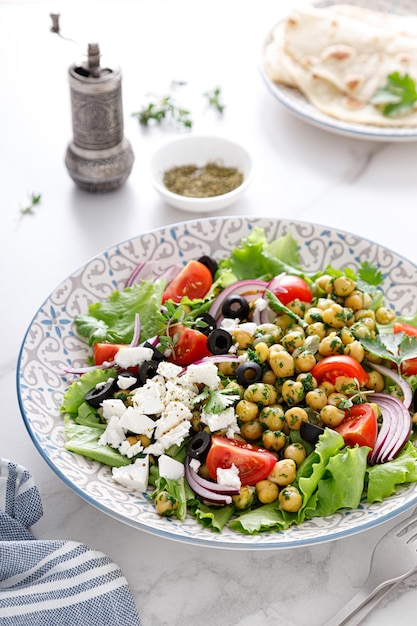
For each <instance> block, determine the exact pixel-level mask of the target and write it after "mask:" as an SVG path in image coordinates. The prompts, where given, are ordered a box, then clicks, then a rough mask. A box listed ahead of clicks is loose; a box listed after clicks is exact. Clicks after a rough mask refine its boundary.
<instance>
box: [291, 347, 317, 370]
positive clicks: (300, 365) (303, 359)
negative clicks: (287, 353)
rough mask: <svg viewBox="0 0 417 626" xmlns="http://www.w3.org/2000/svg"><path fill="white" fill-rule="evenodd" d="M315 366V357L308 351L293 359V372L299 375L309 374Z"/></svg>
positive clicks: (303, 351)
mask: <svg viewBox="0 0 417 626" xmlns="http://www.w3.org/2000/svg"><path fill="white" fill-rule="evenodd" d="M315 364H316V357H315V356H314V354H312V352H309V351H308V350H302V351H301V352H299V354H297V355H296V356H295V357H294V365H295V371H296V372H297V373H298V374H299V373H300V372H309V371H310V370H312V369H313V367H314V366H315Z"/></svg>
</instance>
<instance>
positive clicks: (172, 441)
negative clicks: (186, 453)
mask: <svg viewBox="0 0 417 626" xmlns="http://www.w3.org/2000/svg"><path fill="white" fill-rule="evenodd" d="M190 428H191V424H190V422H189V421H188V420H183V421H182V422H180V423H179V424H178V425H177V426H174V428H171V430H169V431H168V432H166V433H165V434H164V435H162V436H161V437H159V438H158V441H157V442H156V443H157V444H158V446H162V452H164V451H165V450H168V448H170V447H171V446H174V445H175V446H179V445H181V444H182V442H183V441H184V439H185V438H186V437H187V436H188V435H189V433H190ZM151 445H152V444H151ZM150 447H151V446H148V447H147V448H145V452H148V450H149V448H150ZM153 454H156V452H154V453H153ZM160 454H161V452H160Z"/></svg>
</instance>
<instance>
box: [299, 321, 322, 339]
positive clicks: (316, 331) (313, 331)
mask: <svg viewBox="0 0 417 626" xmlns="http://www.w3.org/2000/svg"><path fill="white" fill-rule="evenodd" d="M304 332H305V334H306V337H311V335H317V337H319V338H320V339H323V338H324V337H325V336H326V332H327V330H326V326H325V325H324V324H323V322H314V323H313V324H309V325H308V326H307V327H306V329H305V330H304Z"/></svg>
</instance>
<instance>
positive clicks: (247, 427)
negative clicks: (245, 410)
mask: <svg viewBox="0 0 417 626" xmlns="http://www.w3.org/2000/svg"><path fill="white" fill-rule="evenodd" d="M240 432H241V434H242V436H243V437H244V438H245V439H247V440H248V441H256V440H257V439H260V438H261V437H262V433H263V432H264V431H263V428H262V426H261V423H260V421H259V420H252V421H250V422H244V423H243V424H242V426H241V427H240Z"/></svg>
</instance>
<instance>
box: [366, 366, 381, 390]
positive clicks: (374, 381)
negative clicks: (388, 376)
mask: <svg viewBox="0 0 417 626" xmlns="http://www.w3.org/2000/svg"><path fill="white" fill-rule="evenodd" d="M368 375H369V378H368V382H367V383H366V385H365V386H366V387H367V388H368V389H373V390H374V391H382V390H383V389H384V387H385V381H384V377H383V376H382V374H380V373H379V372H376V371H375V370H372V371H370V372H368Z"/></svg>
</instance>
